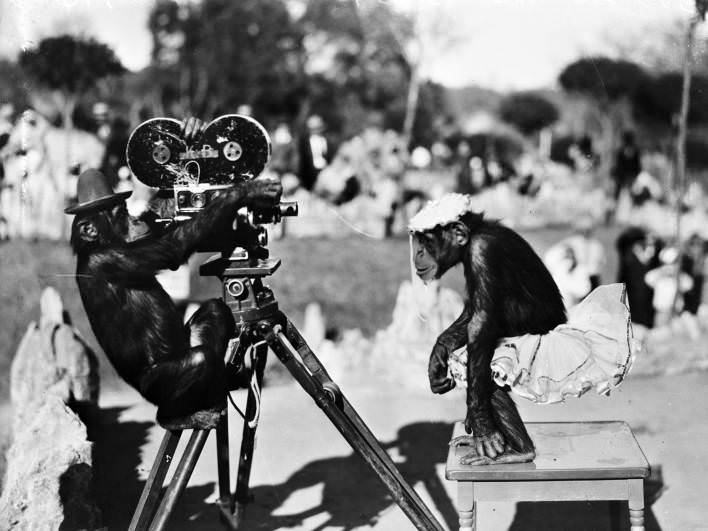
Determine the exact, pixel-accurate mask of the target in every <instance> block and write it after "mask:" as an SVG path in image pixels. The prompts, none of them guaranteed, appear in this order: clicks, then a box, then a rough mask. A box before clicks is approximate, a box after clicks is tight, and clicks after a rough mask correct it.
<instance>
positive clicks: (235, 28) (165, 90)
mask: <svg viewBox="0 0 708 531" xmlns="http://www.w3.org/2000/svg"><path fill="white" fill-rule="evenodd" d="M148 26H149V29H150V32H151V33H152V37H153V51H152V66H153V69H154V71H153V74H154V75H156V76H158V78H159V80H160V86H161V87H162V96H163V102H162V104H163V106H164V107H165V108H166V109H168V110H170V111H171V112H172V113H173V114H178V115H185V114H196V115H199V116H205V117H206V116H213V115H214V114H217V113H221V112H227V111H229V110H233V109H236V108H237V107H238V106H239V105H249V106H251V107H252V108H254V109H255V110H256V111H257V112H258V114H259V115H260V114H262V113H264V112H268V113H272V114H276V113H281V112H287V111H288V106H292V99H293V98H294V97H295V95H296V94H297V93H298V91H300V90H301V88H300V87H301V84H302V54H303V49H302V38H303V34H302V31H301V28H299V27H298V26H297V25H296V24H295V23H294V21H293V18H292V16H291V15H290V12H289V11H288V9H287V7H286V5H285V3H284V2H283V1H282V0H240V1H239V2H231V1H229V0H204V1H203V2H189V3H183V2H177V1H175V0H160V1H159V2H157V3H156V4H155V7H154V8H153V10H152V12H151V14H150V17H149V22H148Z"/></svg>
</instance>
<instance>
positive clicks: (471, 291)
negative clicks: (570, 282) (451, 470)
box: [415, 214, 566, 452]
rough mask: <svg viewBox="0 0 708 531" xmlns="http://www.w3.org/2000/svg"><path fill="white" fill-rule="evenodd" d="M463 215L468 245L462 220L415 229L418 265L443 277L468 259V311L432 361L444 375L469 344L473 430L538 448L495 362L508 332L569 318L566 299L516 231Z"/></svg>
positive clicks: (531, 330) (541, 329)
mask: <svg viewBox="0 0 708 531" xmlns="http://www.w3.org/2000/svg"><path fill="white" fill-rule="evenodd" d="M462 221H463V223H464V225H465V227H467V231H468V235H469V239H468V241H467V242H466V244H465V245H458V244H457V243H456V241H455V232H456V230H457V229H456V228H455V225H454V224H451V225H448V226H446V227H443V228H437V229H436V230H434V231H428V232H425V233H422V234H420V233H417V234H416V235H415V236H416V238H418V239H419V240H420V241H421V244H422V246H423V250H421V249H420V247H417V252H416V254H415V265H416V269H418V270H419V271H421V269H425V268H426V267H437V274H436V275H435V276H436V277H437V278H439V277H440V276H442V274H444V273H445V271H447V270H448V269H449V268H450V267H452V266H454V265H456V264H457V263H462V265H463V268H464V274H465V280H466V290H467V299H468V300H467V302H466V305H465V309H464V311H463V313H462V315H460V317H459V318H458V319H457V320H456V321H455V322H454V323H453V324H452V325H451V326H450V327H449V328H448V329H447V330H445V331H444V332H443V333H442V334H440V337H439V338H438V340H437V344H436V347H435V349H434V350H433V354H432V355H431V367H432V368H433V369H435V367H434V365H435V364H437V363H442V364H443V366H442V367H438V369H440V368H442V371H441V372H437V374H444V373H445V371H446V369H447V354H449V352H451V351H452V350H455V349H457V348H460V347H462V346H464V345H465V344H466V345H467V352H468V373H467V409H468V415H467V422H466V427H467V430H468V433H469V431H470V429H471V430H472V433H473V434H474V435H475V436H484V435H486V434H489V433H491V432H492V431H494V430H498V431H499V432H501V434H502V435H503V436H504V438H505V440H506V442H507V444H508V445H510V446H511V448H512V449H513V450H515V451H518V452H525V451H528V450H531V451H532V450H533V443H532V442H531V439H530V438H529V436H528V433H527V432H526V429H525V427H524V425H523V423H522V421H521V418H520V417H519V414H518V411H517V409H516V406H515V404H514V402H513V401H512V400H511V398H510V397H509V396H508V394H507V392H506V391H505V390H503V389H501V388H499V387H498V386H497V385H496V384H495V383H494V381H493V380H492V375H491V370H490V362H491V359H492V354H493V352H494V349H495V348H496V346H497V344H498V342H499V340H500V339H501V338H503V337H511V336H519V335H523V334H542V333H545V332H548V331H549V330H551V329H553V328H555V327H556V326H558V325H559V324H562V323H564V322H565V321H566V314H565V307H564V305H563V300H562V297H561V295H560V292H559V291H558V287H557V286H556V284H555V282H554V281H553V278H552V277H551V275H550V273H549V272H548V270H547V269H546V267H545V265H544V264H543V262H542V261H541V259H540V258H539V257H538V255H537V254H536V253H535V252H534V251H533V249H532V248H531V246H530V245H529V244H528V243H527V242H526V241H525V240H524V239H523V238H522V237H521V236H519V235H518V234H517V233H516V232H514V231H513V230H511V229H509V228H507V227H504V226H503V225H501V224H499V223H497V222H493V221H487V220H484V219H483V218H482V216H481V215H478V214H468V215H466V216H465V217H464V219H463V220H462ZM426 255H427V257H426ZM437 360H439V361H437ZM434 372H435V370H434ZM431 374H433V373H431ZM432 385H433V376H431V386H432ZM438 392H444V391H438Z"/></svg>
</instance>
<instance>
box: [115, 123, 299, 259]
mask: <svg viewBox="0 0 708 531" xmlns="http://www.w3.org/2000/svg"><path fill="white" fill-rule="evenodd" d="M181 127H182V122H180V121H179V120H176V119H174V118H153V119H150V120H147V121H145V122H143V123H141V124H140V125H139V126H137V127H136V128H135V129H134V130H133V132H132V133H131V135H130V138H129V139H128V145H127V148H126V158H127V161H128V166H129V167H130V170H131V171H132V172H133V174H134V175H135V176H136V177H137V178H138V179H139V180H140V181H141V182H142V183H144V184H146V185H147V186H150V187H152V188H158V189H159V191H158V195H160V196H162V197H171V198H172V199H173V200H174V206H173V207H172V212H169V213H168V214H169V216H168V217H163V218H160V219H158V220H156V221H157V222H158V223H161V224H170V223H172V222H180V221H184V220H187V219H189V218H190V217H192V216H193V215H194V214H196V213H197V212H199V211H200V210H202V209H203V208H204V207H206V205H208V204H209V203H210V202H211V201H212V200H213V199H214V198H215V197H216V196H217V195H218V194H219V193H220V192H221V191H223V190H225V189H228V188H230V187H232V186H235V185H237V184H238V183H241V182H244V181H250V180H251V179H255V178H256V177H258V175H260V174H261V172H262V171H263V170H264V169H265V167H266V165H267V164H268V161H269V160H270V154H271V144H270V138H269V137H268V133H267V132H266V130H265V129H264V128H263V126H262V125H261V124H260V123H258V122H257V121H256V120H254V119H253V118H250V117H248V116H243V115H240V114H226V115H223V116H219V117H218V118H215V119H214V120H212V121H211V122H210V123H209V124H207V126H206V127H205V128H204V129H203V132H202V134H201V135H199V137H198V138H197V140H196V141H194V142H193V143H191V144H189V145H188V144H187V142H186V141H185V139H184V138H183V135H182V132H181ZM297 213H298V207H297V203H295V202H281V203H279V204H278V205H274V206H273V207H270V208H257V209H249V208H243V209H241V210H240V211H239V213H238V216H237V225H246V226H250V227H258V226H260V225H262V224H267V223H277V222H279V221H280V220H281V218H282V217H283V216H297ZM260 229H261V230H257V231H256V232H257V235H256V236H255V238H256V240H257V243H258V244H259V245H265V244H266V243H267V235H266V232H265V229H264V228H262V227H260ZM251 232H252V231H251Z"/></svg>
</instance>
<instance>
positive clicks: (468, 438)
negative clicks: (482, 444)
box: [450, 435, 474, 448]
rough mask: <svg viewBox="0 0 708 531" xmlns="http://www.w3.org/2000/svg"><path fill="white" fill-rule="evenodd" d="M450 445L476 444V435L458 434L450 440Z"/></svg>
mask: <svg viewBox="0 0 708 531" xmlns="http://www.w3.org/2000/svg"><path fill="white" fill-rule="evenodd" d="M450 446H454V447H455V448H456V447H458V446H474V437H473V436H472V435H458V436H457V437H454V438H453V439H452V440H451V441H450Z"/></svg>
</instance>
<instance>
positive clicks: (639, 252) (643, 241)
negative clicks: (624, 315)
mask: <svg viewBox="0 0 708 531" xmlns="http://www.w3.org/2000/svg"><path fill="white" fill-rule="evenodd" d="M616 247H617V252H618V254H619V271H618V274H617V282H622V283H624V284H625V286H626V288H627V302H628V303H629V309H630V311H631V312H632V323H633V324H637V325H642V326H644V327H646V328H653V327H654V318H655V315H656V311H655V309H654V304H653V302H654V290H653V289H652V287H651V286H650V285H649V284H647V282H646V274H647V273H648V272H649V271H650V270H651V269H653V268H654V267H655V265H656V263H657V261H656V255H657V252H656V245H655V242H654V240H653V238H651V237H650V236H649V234H648V233H647V231H645V230H644V229H642V228H640V227H629V228H627V229H625V230H624V231H623V232H622V233H621V234H620V235H619V237H618V238H617V242H616Z"/></svg>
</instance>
